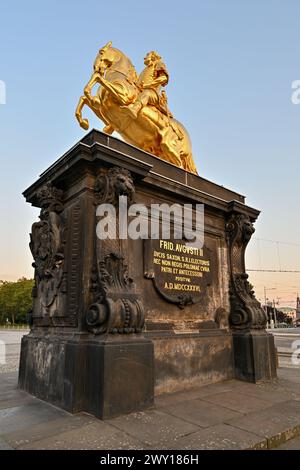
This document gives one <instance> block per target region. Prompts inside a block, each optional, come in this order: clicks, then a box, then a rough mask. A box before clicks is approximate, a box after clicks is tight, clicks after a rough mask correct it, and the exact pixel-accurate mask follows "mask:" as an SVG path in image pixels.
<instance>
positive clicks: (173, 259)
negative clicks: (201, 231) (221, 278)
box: [144, 240, 212, 308]
mask: <svg viewBox="0 0 300 470" xmlns="http://www.w3.org/2000/svg"><path fill="white" fill-rule="evenodd" d="M211 271H212V257H211V251H210V250H209V249H208V248H207V247H205V246H204V247H203V248H197V247H193V246H189V245H188V244H187V243H185V242H184V241H183V240H145V247H144V275H145V277H146V278H148V279H152V281H153V284H154V286H155V288H156V290H157V291H158V293H159V294H160V295H161V296H162V297H163V298H164V299H165V300H167V301H168V302H172V303H176V304H177V305H178V306H179V307H180V308H183V307H184V306H185V305H190V304H194V303H197V302H199V301H200V300H201V299H202V298H203V296H204V295H205V293H206V287H207V286H209V285H210V284H211Z"/></svg>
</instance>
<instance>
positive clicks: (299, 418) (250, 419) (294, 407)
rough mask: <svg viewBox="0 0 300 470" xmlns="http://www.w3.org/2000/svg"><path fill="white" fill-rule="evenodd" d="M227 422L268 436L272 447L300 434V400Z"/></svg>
mask: <svg viewBox="0 0 300 470" xmlns="http://www.w3.org/2000/svg"><path fill="white" fill-rule="evenodd" d="M227 423H228V424H230V425H231V426H234V427H237V428H239V429H243V430H245V431H249V432H252V433H255V434H257V435H259V436H261V437H265V438H267V439H268V446H269V447H270V448H272V447H274V446H276V445H278V444H279V443H281V442H285V441H286V440H287V439H290V438H292V437H293V436H296V435H299V434H300V401H298V402H295V401H289V402H285V403H280V404H276V405H273V406H271V407H269V408H267V409H265V410H261V411H259V412H255V413H250V414H247V415H245V416H242V417H240V418H235V419H232V420H229V421H227Z"/></svg>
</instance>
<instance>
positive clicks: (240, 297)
mask: <svg viewBox="0 0 300 470" xmlns="http://www.w3.org/2000/svg"><path fill="white" fill-rule="evenodd" d="M254 232H255V229H254V227H253V224H252V222H251V220H250V218H249V216H246V215H244V214H237V213H233V214H232V215H231V216H230V219H229V220H228V222H227V224H226V233H227V241H228V247H229V266H230V291H229V296H230V303H231V311H230V316H229V323H230V326H231V328H233V329H237V330H242V329H250V328H254V329H264V328H265V326H266V321H267V319H266V315H265V312H264V311H263V309H262V308H261V305H260V303H259V302H258V300H257V299H256V298H255V294H254V291H253V290H252V287H251V285H250V283H249V281H248V274H246V272H245V271H246V270H245V251H246V247H247V245H248V243H249V241H250V239H251V237H252V235H253V233H254Z"/></svg>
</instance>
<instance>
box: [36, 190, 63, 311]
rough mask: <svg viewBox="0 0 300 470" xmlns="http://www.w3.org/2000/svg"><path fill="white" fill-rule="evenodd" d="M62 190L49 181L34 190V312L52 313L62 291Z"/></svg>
mask: <svg viewBox="0 0 300 470" xmlns="http://www.w3.org/2000/svg"><path fill="white" fill-rule="evenodd" d="M61 198H62V191H61V190H59V189H57V188H55V187H54V186H52V185H51V184H47V185H45V186H43V187H42V188H41V189H40V190H39V191H38V192H37V201H38V203H39V206H40V207H41V212H40V221H39V222H35V223H34V224H33V225H32V230H31V234H30V244H29V247H30V250H31V253H32V256H33V258H34V262H33V263H32V266H33V267H34V268H35V276H34V277H35V285H34V288H33V292H32V295H33V297H34V298H37V300H38V302H39V305H38V306H37V310H38V311H36V312H35V314H34V316H45V315H46V316H47V314H49V315H53V314H55V312H56V309H57V305H56V304H55V303H56V299H57V295H58V293H59V292H62V293H65V292H66V282H65V274H64V259H65V255H64V245H65V222H64V220H63V217H62V211H63V204H62V200H61Z"/></svg>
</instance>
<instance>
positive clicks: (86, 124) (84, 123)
mask: <svg viewBox="0 0 300 470" xmlns="http://www.w3.org/2000/svg"><path fill="white" fill-rule="evenodd" d="M80 126H81V127H82V128H83V129H84V130H86V131H87V130H88V128H89V121H88V119H83V120H82V121H81V123H80Z"/></svg>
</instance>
